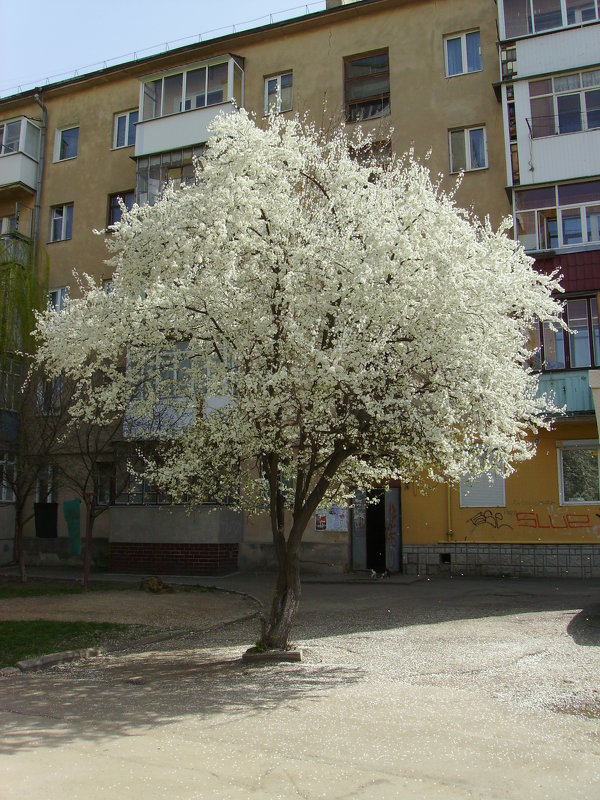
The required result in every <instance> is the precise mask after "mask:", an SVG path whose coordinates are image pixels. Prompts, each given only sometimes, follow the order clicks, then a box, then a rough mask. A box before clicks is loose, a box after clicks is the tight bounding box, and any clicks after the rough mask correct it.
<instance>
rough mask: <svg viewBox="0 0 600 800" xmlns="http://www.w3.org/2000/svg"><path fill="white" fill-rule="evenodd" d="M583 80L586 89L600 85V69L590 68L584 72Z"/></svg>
mask: <svg viewBox="0 0 600 800" xmlns="http://www.w3.org/2000/svg"><path fill="white" fill-rule="evenodd" d="M581 82H582V84H583V87H584V88H585V89H589V88H590V86H600V69H592V70H588V71H587V72H582V74H581Z"/></svg>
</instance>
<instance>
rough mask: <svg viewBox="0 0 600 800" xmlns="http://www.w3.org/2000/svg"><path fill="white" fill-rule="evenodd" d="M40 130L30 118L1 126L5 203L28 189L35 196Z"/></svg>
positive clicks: (1, 187)
mask: <svg viewBox="0 0 600 800" xmlns="http://www.w3.org/2000/svg"><path fill="white" fill-rule="evenodd" d="M39 152H40V129H39V128H38V126H37V125H36V124H35V123H34V122H32V121H31V120H30V119H27V117H20V118H19V119H13V120H9V121H1V122H0V192H1V193H2V197H3V199H4V198H6V197H7V196H10V194H11V193H15V192H16V193H18V191H19V190H22V189H25V190H26V191H28V192H35V189H36V185H37V169H38V159H39Z"/></svg>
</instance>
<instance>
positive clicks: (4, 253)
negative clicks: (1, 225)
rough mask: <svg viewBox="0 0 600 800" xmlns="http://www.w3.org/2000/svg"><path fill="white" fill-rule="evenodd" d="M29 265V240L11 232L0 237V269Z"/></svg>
mask: <svg viewBox="0 0 600 800" xmlns="http://www.w3.org/2000/svg"><path fill="white" fill-rule="evenodd" d="M30 263H31V239H30V238H29V237H28V236H23V234H21V233H17V232H16V231H12V232H11V233H3V234H2V235H0V267H2V266H6V265H7V264H16V265H18V266H21V267H25V266H27V265H28V264H30Z"/></svg>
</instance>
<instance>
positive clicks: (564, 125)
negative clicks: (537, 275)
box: [556, 94, 582, 133]
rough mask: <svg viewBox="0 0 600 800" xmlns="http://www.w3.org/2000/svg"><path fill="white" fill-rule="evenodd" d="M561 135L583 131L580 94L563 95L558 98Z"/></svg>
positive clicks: (557, 105)
mask: <svg viewBox="0 0 600 800" xmlns="http://www.w3.org/2000/svg"><path fill="white" fill-rule="evenodd" d="M556 107H557V111H558V128H559V132H560V133H574V132H575V131H580V130H581V122H582V120H581V100H580V95H579V94H563V95H559V96H558V97H557V98H556Z"/></svg>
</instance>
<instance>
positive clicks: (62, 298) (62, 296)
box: [48, 286, 69, 312]
mask: <svg viewBox="0 0 600 800" xmlns="http://www.w3.org/2000/svg"><path fill="white" fill-rule="evenodd" d="M68 294H69V287H68V286H60V287H59V288H58V289H52V291H51V292H50V293H49V297H48V299H49V302H50V306H51V308H53V309H54V311H59V312H60V311H64V308H65V303H66V300H67V295H68Z"/></svg>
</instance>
